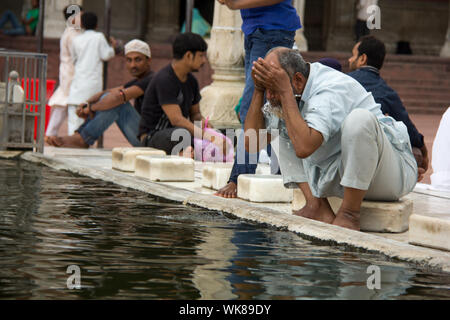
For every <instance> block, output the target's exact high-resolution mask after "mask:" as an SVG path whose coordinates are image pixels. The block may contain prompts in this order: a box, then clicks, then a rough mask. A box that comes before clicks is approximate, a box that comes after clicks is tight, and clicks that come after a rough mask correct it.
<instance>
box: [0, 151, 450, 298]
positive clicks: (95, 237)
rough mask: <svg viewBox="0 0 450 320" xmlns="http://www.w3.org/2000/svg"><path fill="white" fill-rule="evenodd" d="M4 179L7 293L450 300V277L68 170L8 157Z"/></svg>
mask: <svg viewBox="0 0 450 320" xmlns="http://www.w3.org/2000/svg"><path fill="white" fill-rule="evenodd" d="M0 185H1V188H0V204H1V206H0V299H450V290H449V289H450V278H449V276H448V275H445V274H439V273H432V272H429V271H428V272H427V271H421V270H419V269H417V268H415V267H414V266H411V265H408V264H406V263H402V262H393V261H389V260H388V259H386V258H384V257H383V256H382V255H375V254H368V253H361V252H356V251H348V250H347V251H345V250H343V249H342V248H336V247H329V246H326V245H321V244H318V243H312V242H310V241H307V240H304V239H302V238H300V237H299V236H297V235H295V234H292V233H289V232H282V231H277V230H272V229H268V228H265V227H262V226H258V225H254V224H250V223H246V222H243V221H240V220H235V219H230V218H227V217H224V216H222V215H220V214H218V213H211V212H207V211H205V210H204V209H198V208H190V207H185V206H182V205H178V204H173V203H168V202H165V201H163V200H160V199H155V198H153V197H152V196H149V195H147V194H144V193H141V192H137V191H133V190H129V189H126V188H122V187H119V186H116V185H113V184H110V183H105V182H102V181H97V180H93V179H90V178H84V177H80V176H75V175H73V174H70V173H67V172H58V171H55V170H52V169H50V168H47V167H43V166H37V165H33V164H30V163H27V162H20V161H5V160H1V161H0ZM73 265H75V266H78V267H79V268H80V284H81V289H79V290H76V289H74V290H70V289H68V287H67V280H68V278H69V277H70V276H71V275H72V273H67V270H68V267H69V266H73ZM371 265H376V266H379V267H380V270H381V283H380V285H381V289H379V290H369V289H368V288H367V280H368V278H369V277H370V276H371V274H368V273H367V268H368V267H369V266H371ZM74 283H75V282H72V281H69V284H74ZM372 283H374V282H373V281H372Z"/></svg>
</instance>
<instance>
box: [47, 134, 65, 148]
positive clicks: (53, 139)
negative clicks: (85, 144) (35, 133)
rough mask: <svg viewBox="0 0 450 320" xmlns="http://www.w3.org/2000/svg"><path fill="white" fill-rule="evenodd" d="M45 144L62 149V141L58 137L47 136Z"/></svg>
mask: <svg viewBox="0 0 450 320" xmlns="http://www.w3.org/2000/svg"><path fill="white" fill-rule="evenodd" d="M44 140H45V142H46V143H47V144H48V145H50V146H53V147H60V146H61V141H60V139H59V138H58V137H57V136H48V137H47V136H46V137H45V138H44Z"/></svg>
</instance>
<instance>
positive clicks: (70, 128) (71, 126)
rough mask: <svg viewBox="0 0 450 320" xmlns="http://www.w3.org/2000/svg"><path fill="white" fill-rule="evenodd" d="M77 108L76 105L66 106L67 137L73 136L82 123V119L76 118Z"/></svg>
mask: <svg viewBox="0 0 450 320" xmlns="http://www.w3.org/2000/svg"><path fill="white" fill-rule="evenodd" d="M77 107H78V106H76V105H68V107H67V115H68V121H67V135H69V136H71V135H73V134H74V133H75V131H76V130H77V129H78V128H79V127H80V126H81V125H82V124H83V122H84V119H82V118H80V117H78V116H77V112H76V111H77Z"/></svg>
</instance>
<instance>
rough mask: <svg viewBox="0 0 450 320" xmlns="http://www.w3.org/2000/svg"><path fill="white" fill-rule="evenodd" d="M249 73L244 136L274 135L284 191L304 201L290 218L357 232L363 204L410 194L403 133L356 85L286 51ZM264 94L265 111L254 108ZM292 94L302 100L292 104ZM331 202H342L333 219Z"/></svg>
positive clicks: (409, 159) (412, 180) (412, 164)
mask: <svg viewBox="0 0 450 320" xmlns="http://www.w3.org/2000/svg"><path fill="white" fill-rule="evenodd" d="M253 70H254V71H253V72H254V79H255V85H256V87H257V88H259V89H258V90H257V91H259V93H258V92H257V93H255V94H254V97H253V101H252V106H251V107H250V110H251V111H249V115H248V116H247V120H246V123H245V129H246V131H247V130H250V129H256V130H260V129H270V130H271V131H273V130H277V131H278V132H279V141H280V142H279V154H278V159H279V161H280V167H281V173H282V175H283V180H284V183H285V186H286V187H288V188H300V189H301V190H302V192H303V194H304V196H305V199H306V206H305V208H303V209H302V210H300V211H299V212H296V213H295V214H297V215H299V216H302V217H305V218H310V219H315V220H319V221H322V222H327V223H333V224H335V225H338V226H341V227H346V228H350V229H355V230H359V228H360V221H359V211H360V209H361V203H362V200H363V199H370V200H378V201H395V200H398V199H400V198H401V197H402V196H404V195H406V194H407V193H409V192H411V191H412V190H413V189H414V186H415V184H416V182H417V175H418V168H417V163H416V161H415V158H414V156H413V154H412V150H411V144H410V140H409V136H408V131H407V129H406V126H405V125H404V124H403V123H402V122H398V121H395V120H394V119H393V118H391V117H388V116H385V115H383V113H382V112H381V107H380V105H379V104H377V103H376V102H375V100H374V98H373V96H372V94H371V93H369V92H367V91H366V90H365V89H364V88H363V87H362V86H361V85H360V84H359V83H358V82H357V81H356V80H354V79H353V78H351V77H349V76H347V75H345V74H343V73H341V72H338V71H336V70H333V69H331V68H329V67H326V66H323V65H321V64H320V63H313V64H307V63H306V62H305V61H304V60H303V58H302V57H301V55H300V53H299V52H298V51H296V50H290V49H285V48H283V49H280V48H279V49H275V51H273V52H271V53H269V54H268V55H267V57H266V59H265V60H262V59H260V60H259V61H258V62H257V63H256V64H255V66H254V69H253ZM264 93H265V95H266V97H267V100H268V101H269V103H270V105H271V107H270V108H269V107H268V106H267V105H266V106H265V107H264V108H261V105H262V104H263V102H264ZM294 94H297V95H299V96H301V97H299V98H298V100H297V101H296V100H295V98H294ZM277 105H278V106H277ZM274 106H275V109H274ZM249 116H250V118H249ZM250 119H252V120H250ZM272 135H273V132H272ZM259 147H260V148H261V147H262V146H261V145H260V146H259ZM331 196H337V197H341V198H343V203H342V206H341V207H340V209H339V211H338V212H337V214H336V215H335V214H334V212H333V211H332V209H331V206H330V204H329V203H328V200H327V197H331Z"/></svg>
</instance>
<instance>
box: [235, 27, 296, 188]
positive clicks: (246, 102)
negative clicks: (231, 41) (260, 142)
mask: <svg viewBox="0 0 450 320" xmlns="http://www.w3.org/2000/svg"><path fill="white" fill-rule="evenodd" d="M294 37H295V31H285V30H264V29H257V30H256V31H255V32H253V33H252V34H250V35H248V36H245V43H244V46H245V88H244V94H243V96H242V103H241V111H240V114H239V116H240V118H241V121H242V123H243V124H244V123H245V118H246V117H247V112H248V109H249V108H250V103H251V101H252V96H253V90H254V89H255V85H254V83H253V79H252V74H251V73H252V66H253V62H254V61H256V60H257V59H258V58H259V57H262V58H264V57H265V56H266V54H267V52H268V51H269V50H270V49H272V48H275V47H287V48H292V46H293V45H294ZM244 154H245V157H243V155H244ZM268 154H269V156H271V152H270V146H269V147H268ZM239 155H240V156H239ZM238 158H239V161H238ZM242 158H244V159H242ZM242 160H243V161H242ZM257 165H258V154H251V155H250V154H249V153H248V152H247V151H245V145H244V135H243V134H242V135H240V136H239V138H238V144H237V150H236V156H235V158H234V164H233V169H232V171H231V175H230V180H229V182H234V183H237V179H238V177H239V175H241V174H254V173H255V171H256V167H257Z"/></svg>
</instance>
